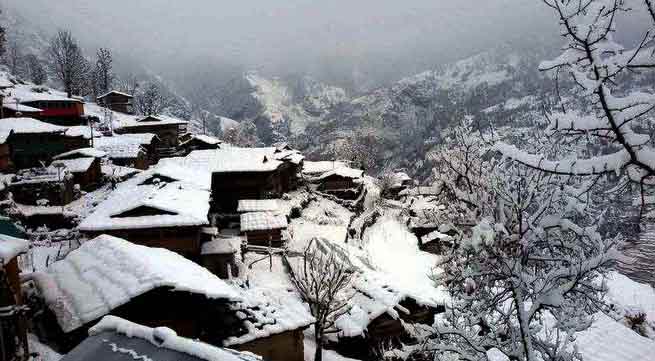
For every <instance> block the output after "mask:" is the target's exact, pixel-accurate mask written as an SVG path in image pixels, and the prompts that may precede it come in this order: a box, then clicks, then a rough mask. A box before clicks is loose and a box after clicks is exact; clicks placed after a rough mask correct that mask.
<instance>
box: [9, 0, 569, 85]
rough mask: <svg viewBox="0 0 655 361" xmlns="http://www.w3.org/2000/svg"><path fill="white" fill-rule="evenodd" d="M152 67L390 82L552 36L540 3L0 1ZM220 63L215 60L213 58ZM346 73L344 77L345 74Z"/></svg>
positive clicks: (553, 28) (538, 45)
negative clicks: (232, 69) (229, 67)
mask: <svg viewBox="0 0 655 361" xmlns="http://www.w3.org/2000/svg"><path fill="white" fill-rule="evenodd" d="M0 4H2V7H3V8H5V9H8V10H9V11H16V12H18V13H20V14H21V15H23V16H25V17H27V18H29V19H30V20H31V21H32V22H34V23H36V24H38V25H39V26H40V27H41V28H42V29H44V30H46V31H53V30H54V29H57V28H67V29H70V30H72V31H73V33H74V34H75V35H76V36H77V37H78V38H79V39H80V40H81V41H82V42H83V44H85V46H86V47H87V48H93V47H98V46H104V47H109V48H112V49H113V50H114V52H115V53H118V54H119V56H122V57H124V58H129V59H134V60H137V61H138V62H139V63H140V64H141V65H143V66H144V67H146V68H148V69H152V70H154V71H155V72H171V71H174V72H179V73H180V74H185V73H186V72H190V71H195V70H197V67H198V66H200V67H205V66H207V65H208V64H211V65H214V66H219V67H220V65H221V64H222V65H228V64H229V65H232V66H238V67H242V68H243V69H257V70H260V71H264V72H268V73H271V74H279V75H285V74H291V73H296V72H298V73H302V72H309V73H316V74H320V75H322V76H327V77H337V78H338V77H340V76H350V75H352V72H360V73H362V74H365V75H370V76H371V77H376V78H379V79H380V80H393V79H397V78H399V77H401V76H405V75H410V74H413V73H416V72H420V71H422V70H425V69H429V68H433V67H434V66H436V65H438V64H442V63H445V62H450V61H453V60H457V59H459V58H463V57H466V56H468V55H471V54H474V53H477V52H480V51H484V50H486V49H489V48H492V47H497V46H502V45H509V46H512V47H515V48H516V47H520V48H521V49H526V50H541V49H543V48H544V47H547V48H548V47H550V48H552V47H553V44H557V42H558V41H559V40H557V39H558V37H557V34H558V30H557V24H556V21H557V20H556V18H555V17H554V14H553V13H552V12H551V11H549V10H547V9H546V8H545V6H544V5H543V4H542V3H541V1H539V0H405V1H399V0H323V1H316V0H314V1H312V0H241V1H239V0H112V1H96V0H93V1H89V0H57V1H53V0H0ZM217 64H218V65H217ZM342 73H350V74H342Z"/></svg>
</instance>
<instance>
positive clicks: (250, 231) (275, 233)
mask: <svg viewBox="0 0 655 361" xmlns="http://www.w3.org/2000/svg"><path fill="white" fill-rule="evenodd" d="M240 221H241V222H240V227H241V233H242V234H243V235H244V236H245V239H246V243H247V244H248V245H249V246H260V247H277V248H279V247H282V245H283V241H284V239H283V231H286V229H287V227H288V223H287V218H286V216H283V215H277V214H275V213H271V212H249V213H244V214H242V215H241V219H240Z"/></svg>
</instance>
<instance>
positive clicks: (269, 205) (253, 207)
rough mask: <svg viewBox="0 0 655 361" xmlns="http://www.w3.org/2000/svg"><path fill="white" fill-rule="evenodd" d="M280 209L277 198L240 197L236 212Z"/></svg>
mask: <svg viewBox="0 0 655 361" xmlns="http://www.w3.org/2000/svg"><path fill="white" fill-rule="evenodd" d="M279 210H280V200H279V199H241V200H239V204H238V206H237V212H239V213H249V212H277V211H279Z"/></svg>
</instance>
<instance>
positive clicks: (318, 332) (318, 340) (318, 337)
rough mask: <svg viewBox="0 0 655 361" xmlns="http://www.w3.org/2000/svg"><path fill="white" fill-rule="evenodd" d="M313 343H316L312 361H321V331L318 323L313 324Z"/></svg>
mask: <svg viewBox="0 0 655 361" xmlns="http://www.w3.org/2000/svg"><path fill="white" fill-rule="evenodd" d="M314 341H315V342H316V351H315V352H314V361H323V330H322V329H321V326H320V325H319V322H317V323H315V324H314Z"/></svg>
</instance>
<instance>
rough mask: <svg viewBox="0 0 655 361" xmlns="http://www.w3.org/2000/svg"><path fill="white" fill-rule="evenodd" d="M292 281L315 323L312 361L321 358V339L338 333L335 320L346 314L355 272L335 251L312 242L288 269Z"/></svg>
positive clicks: (318, 241)
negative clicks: (306, 304) (297, 262)
mask: <svg viewBox="0 0 655 361" xmlns="http://www.w3.org/2000/svg"><path fill="white" fill-rule="evenodd" d="M290 274H291V281H292V282H293V284H294V285H295V286H296V289H297V290H298V292H299V293H300V296H301V297H302V299H303V301H305V302H307V303H308V304H309V309H310V311H311V314H312V316H314V318H315V319H316V322H315V323H314V339H315V341H316V352H315V354H314V361H321V360H322V359H323V338H324V336H325V335H326V334H329V333H335V332H338V330H337V329H335V328H334V326H335V325H334V322H335V320H336V319H337V318H338V317H339V316H340V315H343V314H344V313H346V312H347V311H348V307H349V304H350V302H349V301H350V298H351V297H352V296H351V295H349V294H348V290H350V289H351V283H352V281H353V278H354V272H353V271H352V268H351V267H350V265H349V264H348V263H347V261H346V260H343V259H339V258H338V257H337V255H336V253H335V252H330V251H329V250H327V249H323V248H322V247H321V243H320V240H318V239H316V238H315V239H312V240H311V241H310V242H309V244H308V245H307V247H306V248H305V251H304V253H303V257H302V262H301V263H300V264H299V265H296V266H295V267H294V265H291V267H290Z"/></svg>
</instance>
